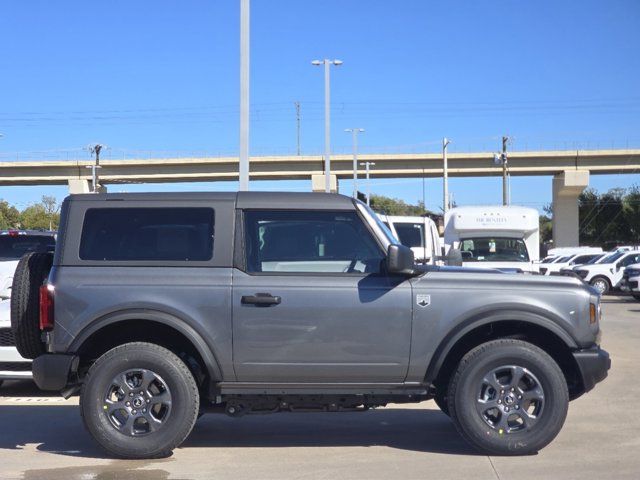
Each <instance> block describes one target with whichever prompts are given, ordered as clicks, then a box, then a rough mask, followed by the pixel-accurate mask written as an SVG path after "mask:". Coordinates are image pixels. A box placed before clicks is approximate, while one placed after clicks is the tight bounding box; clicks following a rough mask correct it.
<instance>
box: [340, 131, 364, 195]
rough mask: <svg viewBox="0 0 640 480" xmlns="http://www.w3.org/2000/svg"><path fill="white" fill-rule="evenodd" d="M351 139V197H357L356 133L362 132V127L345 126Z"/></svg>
mask: <svg viewBox="0 0 640 480" xmlns="http://www.w3.org/2000/svg"><path fill="white" fill-rule="evenodd" d="M344 131H345V132H348V133H351V136H352V139H353V198H358V134H359V133H364V128H345V130H344Z"/></svg>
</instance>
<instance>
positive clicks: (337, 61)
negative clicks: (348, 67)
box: [332, 60, 343, 67]
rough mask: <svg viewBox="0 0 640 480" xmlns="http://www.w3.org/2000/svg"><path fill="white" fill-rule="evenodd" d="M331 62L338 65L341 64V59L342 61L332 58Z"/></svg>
mask: <svg viewBox="0 0 640 480" xmlns="http://www.w3.org/2000/svg"><path fill="white" fill-rule="evenodd" d="M332 63H333V64H334V65H335V66H337V67H339V66H340V65H342V64H343V61H342V60H334V61H333V62H332Z"/></svg>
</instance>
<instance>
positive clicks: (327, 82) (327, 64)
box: [311, 58, 342, 193]
mask: <svg viewBox="0 0 640 480" xmlns="http://www.w3.org/2000/svg"><path fill="white" fill-rule="evenodd" d="M311 64H312V65H315V66H320V65H324V177H325V187H324V189H325V191H326V192H327V193H329V192H331V73H330V69H331V65H335V66H340V65H342V60H329V59H327V58H325V59H324V60H314V61H313V62H311Z"/></svg>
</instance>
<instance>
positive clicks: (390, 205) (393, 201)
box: [371, 195, 430, 216]
mask: <svg viewBox="0 0 640 480" xmlns="http://www.w3.org/2000/svg"><path fill="white" fill-rule="evenodd" d="M371 208H372V209H373V210H374V211H375V212H377V213H381V214H384V215H411V216H418V215H424V214H425V213H430V212H428V211H427V210H426V209H425V208H424V204H423V203H422V202H418V203H417V204H416V205H411V204H409V203H406V202H404V201H403V200H400V199H398V198H391V197H385V196H384V195H371Z"/></svg>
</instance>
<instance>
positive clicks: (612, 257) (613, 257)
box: [598, 252, 626, 263]
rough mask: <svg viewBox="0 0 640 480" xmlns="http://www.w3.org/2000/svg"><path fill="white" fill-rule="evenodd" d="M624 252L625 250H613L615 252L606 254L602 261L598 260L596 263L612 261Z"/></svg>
mask: <svg viewBox="0 0 640 480" xmlns="http://www.w3.org/2000/svg"><path fill="white" fill-rule="evenodd" d="M625 253H626V252H615V253H612V254H611V255H608V256H606V257H604V258H603V259H602V261H601V262H598V263H613V262H615V261H616V260H618V259H619V258H620V257H621V256H622V255H624V254H625Z"/></svg>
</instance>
